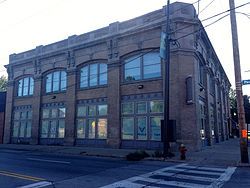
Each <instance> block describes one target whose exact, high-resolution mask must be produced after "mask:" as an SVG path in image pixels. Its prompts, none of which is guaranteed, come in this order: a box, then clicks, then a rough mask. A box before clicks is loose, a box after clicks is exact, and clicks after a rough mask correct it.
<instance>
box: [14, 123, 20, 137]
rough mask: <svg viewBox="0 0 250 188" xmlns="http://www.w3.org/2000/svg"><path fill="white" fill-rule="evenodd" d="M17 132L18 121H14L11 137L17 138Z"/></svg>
mask: <svg viewBox="0 0 250 188" xmlns="http://www.w3.org/2000/svg"><path fill="white" fill-rule="evenodd" d="M18 131H19V121H14V125H13V132H12V136H13V137H18Z"/></svg>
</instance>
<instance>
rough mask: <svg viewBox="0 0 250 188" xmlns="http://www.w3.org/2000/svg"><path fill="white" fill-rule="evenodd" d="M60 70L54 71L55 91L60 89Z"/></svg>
mask: <svg viewBox="0 0 250 188" xmlns="http://www.w3.org/2000/svg"><path fill="white" fill-rule="evenodd" d="M59 79H60V72H59V71H58V72H54V73H53V91H59V83H60V82H59Z"/></svg>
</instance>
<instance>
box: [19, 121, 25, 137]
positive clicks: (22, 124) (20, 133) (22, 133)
mask: <svg viewBox="0 0 250 188" xmlns="http://www.w3.org/2000/svg"><path fill="white" fill-rule="evenodd" d="M25 128H26V122H25V121H21V124H20V132H19V137H22V138H23V137H24V133H25Z"/></svg>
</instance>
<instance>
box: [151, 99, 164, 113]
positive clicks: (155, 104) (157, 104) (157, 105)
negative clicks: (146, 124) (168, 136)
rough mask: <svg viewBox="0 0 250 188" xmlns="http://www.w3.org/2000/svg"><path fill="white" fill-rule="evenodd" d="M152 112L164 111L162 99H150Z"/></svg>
mask: <svg viewBox="0 0 250 188" xmlns="http://www.w3.org/2000/svg"><path fill="white" fill-rule="evenodd" d="M150 112H152V113H163V102H162V101H150Z"/></svg>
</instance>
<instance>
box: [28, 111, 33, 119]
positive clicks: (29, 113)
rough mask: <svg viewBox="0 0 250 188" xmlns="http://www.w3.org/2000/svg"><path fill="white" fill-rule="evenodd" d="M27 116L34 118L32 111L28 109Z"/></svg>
mask: <svg viewBox="0 0 250 188" xmlns="http://www.w3.org/2000/svg"><path fill="white" fill-rule="evenodd" d="M27 118H28V119H32V111H27Z"/></svg>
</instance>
